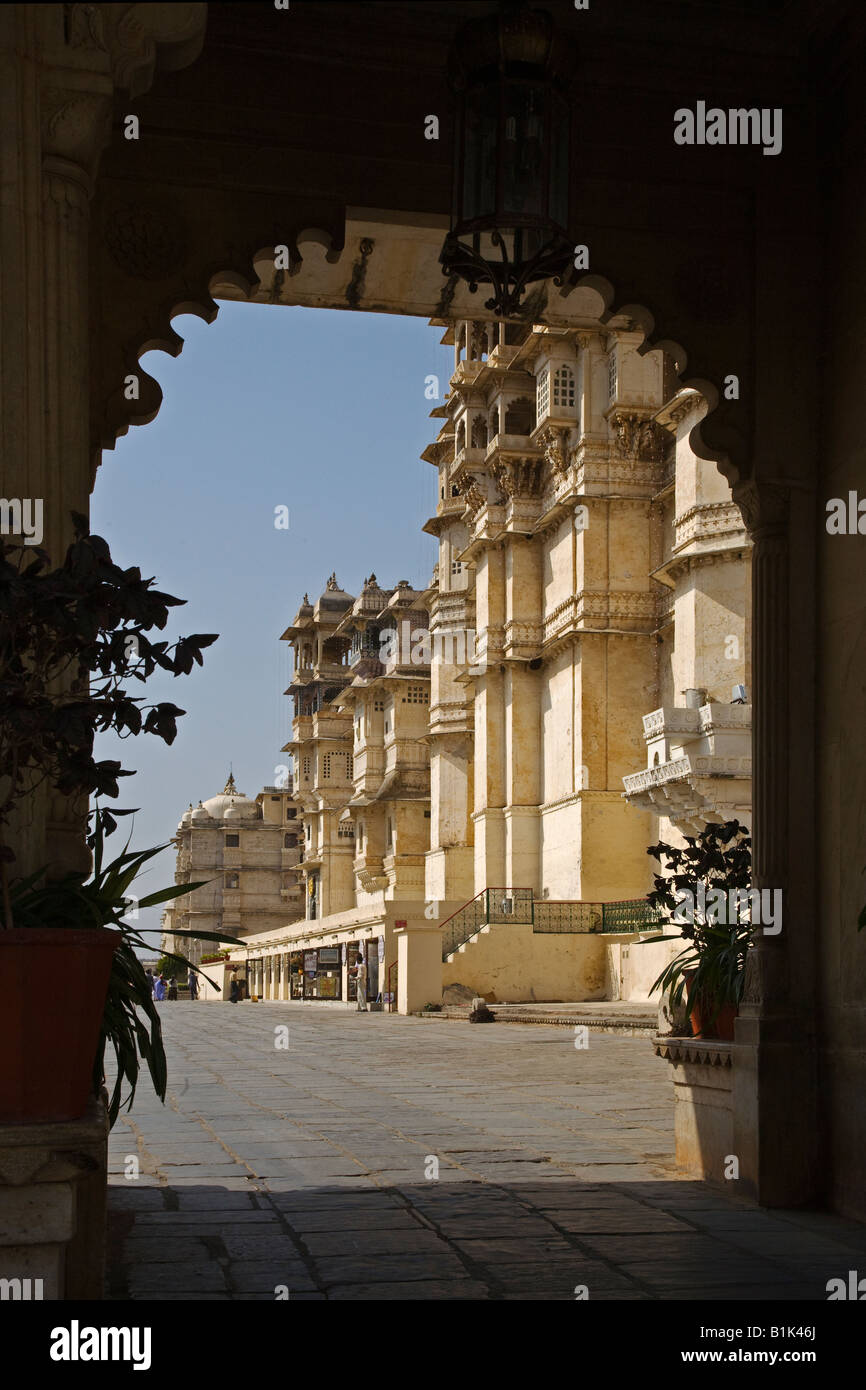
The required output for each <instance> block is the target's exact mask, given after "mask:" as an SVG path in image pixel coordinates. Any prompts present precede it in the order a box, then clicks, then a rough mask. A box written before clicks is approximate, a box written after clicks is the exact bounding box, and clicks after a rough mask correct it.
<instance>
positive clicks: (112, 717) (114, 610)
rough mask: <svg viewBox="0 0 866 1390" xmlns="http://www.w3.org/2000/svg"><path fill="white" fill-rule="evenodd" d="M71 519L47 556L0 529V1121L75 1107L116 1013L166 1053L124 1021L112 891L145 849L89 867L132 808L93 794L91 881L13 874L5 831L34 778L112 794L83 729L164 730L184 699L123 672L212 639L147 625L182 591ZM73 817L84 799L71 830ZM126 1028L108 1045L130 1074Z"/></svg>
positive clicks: (122, 937) (130, 1000) (132, 990)
mask: <svg viewBox="0 0 866 1390" xmlns="http://www.w3.org/2000/svg"><path fill="white" fill-rule="evenodd" d="M73 520H74V523H75V539H74V540H73V542H72V544H71V545H70V546H69V549H68V550H67V553H66V556H65V558H64V561H63V563H62V564H61V565H60V566H58V567H56V568H52V566H51V562H50V559H49V557H48V555H47V554H46V552H45V551H44V550H41V549H39V548H37V547H30V546H25V545H23V544H22V543H21V542H19V541H16V540H14V539H12V540H7V539H5V538H0V769H2V776H0V902H2V911H0V978H2V980H3V988H4V1004H3V1008H2V1009H0V1057H2V1059H3V1065H2V1069H0V1121H27V1120H31V1121H32V1120H59V1119H75V1118H77V1117H78V1116H80V1115H81V1114H82V1113H83V1111H84V1108H85V1107H86V1104H87V1097H88V1094H89V1091H90V1088H91V1081H92V1079H93V1078H94V1076H95V1069H96V1070H98V1071H99V1076H100V1084H101V1075H102V1073H101V1066H99V1056H100V1055H101V1054H99V1052H98V1049H99V1046H100V1036H101V1034H100V1029H102V1030H103V1036H104V1038H105V1039H108V1038H112V1039H113V1038H117V1039H119V1040H120V1039H121V1031H120V1020H121V1018H123V1017H125V1018H126V1021H127V1023H128V1025H129V1028H130V1029H131V1033H132V1034H133V1035H134V1037H135V1040H136V1045H137V1046H138V1047H140V1048H141V1050H142V1056H144V1057H145V1059H146V1060H147V1061H148V1063H149V1064H150V1062H151V1059H154V1065H155V1066H156V1069H157V1077H158V1075H159V1067H160V1065H164V1058H163V1060H162V1063H161V1064H160V1062H159V1058H158V1056H157V1051H156V1050H155V1048H156V1043H155V1034H154V1019H155V1022H156V1023H157V1024H158V1017H156V1016H155V1015H154V1017H152V1018H151V1020H150V1021H151V1031H150V1033H149V1034H148V1033H147V1031H146V1029H144V1027H143V1025H142V1024H141V1022H140V1020H138V1021H137V1022H136V1023H133V1021H132V1020H133V1018H134V1016H135V1015H134V1010H135V1008H136V1007H140V1008H141V1009H142V1010H143V1011H144V1012H145V1014H148V1012H149V1004H150V1001H149V1000H148V999H147V992H146V978H147V977H146V976H145V974H144V970H143V968H142V967H141V966H140V963H139V962H138V958H137V957H136V956H135V952H134V949H133V948H134V946H135V944H141V945H142V946H144V945H145V943H144V942H143V941H142V940H141V938H138V943H137V942H136V936H137V934H136V933H135V932H133V931H132V930H131V929H130V928H128V927H125V928H124V929H123V930H118V929H117V928H119V927H120V925H121V922H120V916H119V911H120V900H121V899H125V893H126V890H127V889H128V886H129V883H130V882H131V881H132V878H133V877H134V875H135V873H136V872H138V869H139V868H140V867H141V864H142V863H143V862H144V861H145V860H146V859H148V858H150V857H151V855H152V854H155V853H158V850H152V851H145V852H144V853H143V855H141V854H139V855H134V854H133V855H129V852H128V849H127V851H125V852H124V854H123V855H121V856H120V857H119V858H118V859H117V860H115V861H114V863H113V864H112V865H109V866H106V867H103V865H102V860H101V850H102V843H103V838H104V835H105V834H107V833H110V832H111V831H112V830H114V829H115V827H116V820H115V816H117V815H123V814H130V812H128V811H119V810H115V811H114V812H113V813H112V812H110V811H108V810H106V809H102V810H101V811H99V812H98V813H97V815H96V822H95V826H94V832H93V835H92V836H91V839H90V841H89V843H90V846H91V849H93V850H94V853H95V855H96V860H95V863H94V872H93V878H92V879H91V881H90V882H89V883H88V882H86V880H87V877H88V875H87V874H86V873H80V874H67V875H65V876H64V877H63V878H62V879H61V880H60V881H54V882H52V880H51V874H50V870H48V871H46V870H37V871H36V872H35V873H31V874H30V875H28V876H27V877H24V878H22V877H21V876H20V875H17V876H16V873H15V865H16V857H15V854H14V852H13V850H12V848H11V846H10V845H9V843H8V840H9V830H10V824H11V823H12V822H13V819H14V817H15V815H16V812H19V811H20V810H21V808H22V807H23V805H24V804H25V803H26V802H27V801H28V800H29V799H30V798H31V797H32V796H33V794H34V792H36V791H37V790H38V789H39V788H40V787H42V786H47V787H49V788H53V789H55V790H56V791H57V792H59V793H61V794H63V795H66V796H69V797H72V798H75V797H79V798H80V799H81V801H82V802H83V801H84V798H85V797H86V796H88V795H90V794H96V795H102V796H109V797H116V796H118V795H119V792H118V779H119V778H120V777H128V776H131V775H132V773H130V772H128V771H125V770H124V769H123V768H121V766H120V763H119V762H115V761H109V760H105V761H97V760H96V759H95V758H94V756H93V738H94V734H95V733H96V732H97V731H105V730H108V729H111V730H114V731H115V732H116V733H118V734H120V735H121V736H129V735H137V734H139V733H150V734H155V735H156V736H157V737H159V738H162V739H164V741H165V742H166V743H169V744H170V743H172V742H173V740H174V738H175V736H176V734H177V718H178V717H179V716H180V715H182V714H183V713H184V711H183V710H181V709H178V707H177V706H176V705H174V704H171V703H170V702H162V703H158V704H152V705H147V706H144V705H143V701H142V699H141V698H140V697H137V696H133V695H131V694H130V693H129V690H128V689H127V688H126V685H125V684H124V682H125V681H127V680H136V681H139V682H144V681H146V680H147V678H148V677H149V676H150V675H151V674H152V673H153V672H154V671H155V670H156V669H157V667H159V668H161V669H163V670H166V671H170V672H172V674H173V675H175V676H177V675H180V674H182V673H185V672H188V671H190V670H191V669H192V665H193V662H194V661H195V662H198V664H199V665H201V664H202V656H201V649H202V648H203V647H206V646H209V645H210V644H211V643H212V642H214V641H215V640H216V637H215V635H197V636H192V637H188V638H181V639H180V640H178V641H177V642H176V643H175V644H174V645H173V646H170V645H169V643H168V642H167V641H154V640H151V638H150V637H149V636H148V634H149V633H150V632H152V631H153V629H154V628H156V629H160V630H161V629H163V628H164V627H165V625H166V622H167V620H168V612H169V608H171V607H173V606H175V605H177V604H180V603H181V602H182V601H183V600H180V599H176V598H173V597H172V596H171V595H169V594H164V593H160V592H159V591H158V590H156V589H154V588H153V583H154V581H153V580H152V579H147V580H146V579H143V578H142V576H141V572H140V570H138V569H136V568H130V569H125V570H124V569H121V568H120V567H119V566H117V565H115V564H114V563H113V561H112V559H111V554H110V552H109V548H108V546H107V544H106V543H105V541H104V540H102V539H101V538H100V537H98V536H91V535H90V534H89V531H88V526H87V522H86V520H85V518H83V517H79V516H75V517H74V518H73ZM84 820H85V815H84V808H83V806H82V838H83V829H84ZM160 848H162V847H160ZM166 891H168V890H164V893H165V892H166ZM188 891H190V888H189V885H183V886H182V887H181V888H180V889H179V892H188ZM176 895H177V894H175V893H174V892H173V891H171V896H176ZM157 900H165V897H164V896H163V897H160V895H157ZM123 910H124V911H125V910H126V904H125V901H124V904H123ZM111 927H114V928H115V930H110V928H111ZM130 1009H131V1010H132V1011H133V1012H132V1014H130V1013H129V1010H130ZM129 1036H130V1035H129V1034H128V1035H126V1041H128V1038H129ZM126 1041H123V1040H121V1052H120V1054H119V1060H120V1059H121V1058H122V1060H123V1062H124V1063H126V1064H127V1069H126V1073H125V1074H126V1075H127V1079H128V1074H129V1070H130V1068H131V1063H130V1062H129V1054H128V1051H127V1049H126ZM95 1056H96V1057H97V1063H95V1062H94V1057H95ZM151 1072H152V1074H153V1067H152V1068H151ZM136 1075H137V1072H136ZM157 1077H155V1081H156V1079H157ZM163 1090H164V1087H163ZM115 1114H116V1108H115Z"/></svg>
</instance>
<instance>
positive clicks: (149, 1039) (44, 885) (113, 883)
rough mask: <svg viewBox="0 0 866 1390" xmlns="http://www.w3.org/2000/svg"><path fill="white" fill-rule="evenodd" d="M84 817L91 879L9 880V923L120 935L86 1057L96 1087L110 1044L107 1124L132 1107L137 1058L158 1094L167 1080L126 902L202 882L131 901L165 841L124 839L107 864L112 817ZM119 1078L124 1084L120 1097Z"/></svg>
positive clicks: (171, 893)
mask: <svg viewBox="0 0 866 1390" xmlns="http://www.w3.org/2000/svg"><path fill="white" fill-rule="evenodd" d="M91 816H92V818H93V822H94V824H93V831H92V833H91V835H90V836H89V837H88V844H89V846H90V848H91V849H92V851H93V872H92V874H91V875H90V877H88V876H87V875H86V874H67V875H66V876H65V877H64V878H60V879H47V878H46V876H45V871H44V869H43V870H40V871H39V872H38V873H35V874H31V875H30V876H29V877H27V878H23V879H19V880H18V881H17V883H15V884H13V886H12V888H11V889H10V900H11V904H12V913H13V920H14V923H15V925H16V927H66V928H82V927H108V928H113V929H115V930H116V931H117V932H118V934H119V936H120V941H119V942H118V945H117V949H116V950H115V952H114V957H113V959H112V965H111V981H110V984H109V987H108V997H107V999H106V1002H105V1012H104V1014H103V1018H102V1027H101V1030H100V1035H99V1046H98V1048H97V1052H96V1057H95V1059H94V1063H93V1085H94V1090H97V1091H98V1090H99V1089H100V1088H101V1087H102V1084H103V1081H104V1073H105V1054H106V1049H107V1048H111V1049H113V1052H114V1060H115V1064H116V1075H115V1080H114V1085H113V1088H112V1093H111V1096H110V1099H109V1109H108V1115H109V1124H111V1125H114V1122H115V1120H116V1119H117V1117H118V1114H119V1113H120V1110H121V1108H125V1109H127V1110H128V1109H130V1108H131V1106H132V1102H133V1100H134V1097H135V1091H136V1087H137V1085H138V1080H139V1075H140V1071H141V1064H142V1063H144V1064H145V1065H146V1066H147V1069H148V1071H149V1073H150V1078H151V1081H152V1083H153V1088H154V1091H155V1092H156V1094H157V1095H158V1096H159V1098H160V1100H165V1091H166V1085H167V1079H168V1072H167V1067H166V1060H165V1048H164V1046H163V1041H162V1025H161V1020H160V1015H159V1010H158V1009H157V1007H156V1004H155V1003H154V1000H153V998H152V995H151V984H150V980H149V979H148V976H147V974H146V973H145V969H144V966H143V965H142V963H141V960H140V959H139V957H138V955H137V954H136V949H140V950H145V951H146V950H148V949H149V947H148V943H147V942H146V941H145V939H144V938H143V936H142V935H141V934H140V932H139V930H138V928H137V927H135V926H134V925H132V924H130V923H129V922H127V921H126V916H127V914H128V913H129V911H130V910H131V909H132V908H133V907H138V908H146V907H157V906H159V904H161V903H166V902H171V901H172V900H173V899H174V898H179V897H182V896H183V895H184V894H185V893H191V892H192V891H193V890H194V889H196V888H201V887H203V883H182V884H172V885H171V887H168V888H160V889H157V890H156V891H155V892H153V893H148V894H146V895H145V896H144V897H140V898H138V899H137V900H136V899H134V898H133V899H131V898H130V897H129V896H128V894H129V892H130V889H131V887H132V884H133V883H134V882H135V880H136V879H137V877H138V875H139V873H140V872H141V870H142V868H143V867H144V865H145V864H147V863H148V861H149V860H151V859H153V858H154V857H155V856H156V855H157V854H160V853H161V852H162V851H163V850H164V849H167V848H168V844H165V845H157V846H156V847H155V848H154V849H146V850H130V848H129V841H127V844H126V845H125V847H124V849H123V850H122V851H121V853H120V854H118V855H116V856H115V858H114V859H112V860H111V861H110V862H108V863H106V862H105V837H106V822H109V821H111V822H112V825H111V827H110V828H111V829H113V828H114V825H113V817H112V816H111V814H110V812H107V811H106V810H104V809H102V808H97V809H96V810H94V811H93V812H91ZM109 833H110V831H109ZM174 935H176V936H185V937H194V938H195V939H196V940H202V941H228V942H230V943H231V944H233V945H239V944H240V943H239V941H238V940H237V938H236V937H227V936H225V935H221V936H216V935H214V934H213V933H210V932H201V931H196V932H192V931H184V930H177V931H175V933H174ZM166 959H167V960H169V961H171V962H175V963H176V964H177V965H178V968H179V969H180V968H183V967H184V966H185V967H186V968H187V969H188V968H190V962H189V961H188V960H187V959H186V957H185V956H181V955H177V954H174V953H171V954H169V955H168V956H167V957H166ZM205 978H207V976H205ZM124 1083H127V1084H128V1085H129V1088H130V1089H129V1093H128V1096H127V1098H126V1100H125V1101H124V1100H123V1086H124Z"/></svg>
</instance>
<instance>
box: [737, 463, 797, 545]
mask: <svg viewBox="0 0 866 1390" xmlns="http://www.w3.org/2000/svg"><path fill="white" fill-rule="evenodd" d="M732 491H733V498H734V501H735V502H736V504H737V506H738V507H739V509H740V511H741V512H742V514H743V521H744V522H745V524H746V530H747V531H748V532H749V535H750V536H751V537H752V539H753V540H755V541H757V540H765V539H769V538H770V537H774V536H775V537H780V536H784V535H785V534H786V533H787V530H788V504H789V500H790V491H789V489H788V488H786V487H785V486H784V485H783V484H781V483H770V482H761V481H760V480H759V479H756V478H748V479H746V480H745V481H744V482H742V483H735V484H734V487H733V489H732Z"/></svg>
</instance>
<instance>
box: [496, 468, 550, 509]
mask: <svg viewBox="0 0 866 1390" xmlns="http://www.w3.org/2000/svg"><path fill="white" fill-rule="evenodd" d="M542 475H543V463H542V460H541V459H536V458H523V459H511V460H509V461H508V462H507V463H496V464H494V465H493V477H494V479H495V480H496V486H497V487H498V488H499V491H500V492H501V493H502V494H503V495H504V496H505V497H508V498H512V499H513V498H515V497H539V496H540V495H541V488H542Z"/></svg>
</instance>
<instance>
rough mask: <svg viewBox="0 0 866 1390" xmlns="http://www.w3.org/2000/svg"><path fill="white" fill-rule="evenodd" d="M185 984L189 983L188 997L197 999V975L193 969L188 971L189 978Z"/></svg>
mask: <svg viewBox="0 0 866 1390" xmlns="http://www.w3.org/2000/svg"><path fill="white" fill-rule="evenodd" d="M187 984H188V985H189V997H190V999H198V976H197V975H196V973H195V971H194V970H191V971H190V972H189V978H188V979H187Z"/></svg>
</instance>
